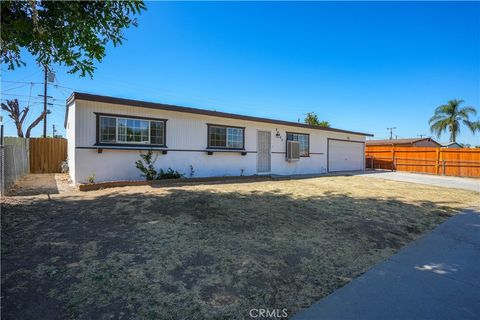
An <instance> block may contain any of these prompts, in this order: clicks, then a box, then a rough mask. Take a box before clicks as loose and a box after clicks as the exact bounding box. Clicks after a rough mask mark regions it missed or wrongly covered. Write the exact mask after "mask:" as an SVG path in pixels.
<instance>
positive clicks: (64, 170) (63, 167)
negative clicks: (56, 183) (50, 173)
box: [60, 160, 68, 173]
mask: <svg viewBox="0 0 480 320" xmlns="http://www.w3.org/2000/svg"><path fill="white" fill-rule="evenodd" d="M60 172H61V173H68V161H67V160H64V161H62V164H61V165H60Z"/></svg>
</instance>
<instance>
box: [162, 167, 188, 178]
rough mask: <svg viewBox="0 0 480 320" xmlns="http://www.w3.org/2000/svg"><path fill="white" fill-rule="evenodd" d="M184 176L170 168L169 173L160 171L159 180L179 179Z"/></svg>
mask: <svg viewBox="0 0 480 320" xmlns="http://www.w3.org/2000/svg"><path fill="white" fill-rule="evenodd" d="M182 177H183V174H181V173H180V172H178V171H177V170H173V169H172V168H168V169H167V171H163V169H160V172H159V173H158V176H157V179H158V180H160V179H179V178H182Z"/></svg>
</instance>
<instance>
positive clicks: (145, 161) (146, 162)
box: [135, 150, 157, 180]
mask: <svg viewBox="0 0 480 320" xmlns="http://www.w3.org/2000/svg"><path fill="white" fill-rule="evenodd" d="M140 158H142V160H137V161H135V166H136V167H137V169H138V170H140V171H141V172H142V174H141V175H142V177H145V178H146V179H147V180H153V179H155V178H156V177H157V170H155V167H154V166H153V165H154V163H155V161H157V157H155V158H153V152H152V150H148V152H147V153H145V154H143V153H140Z"/></svg>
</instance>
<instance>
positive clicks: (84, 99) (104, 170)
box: [65, 92, 372, 183]
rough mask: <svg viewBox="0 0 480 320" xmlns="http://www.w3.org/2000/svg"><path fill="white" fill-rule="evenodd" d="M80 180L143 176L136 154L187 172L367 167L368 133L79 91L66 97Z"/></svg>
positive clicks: (72, 158)
mask: <svg viewBox="0 0 480 320" xmlns="http://www.w3.org/2000/svg"><path fill="white" fill-rule="evenodd" d="M65 129H66V134H67V139H68V165H69V169H70V176H71V178H72V180H73V181H74V182H75V183H78V182H85V181H87V179H88V177H89V176H92V175H94V177H95V181H96V182H100V181H115V180H138V179H142V178H141V176H140V171H139V170H138V169H137V168H136V167H135V161H136V160H139V159H140V152H146V151H147V150H153V151H154V153H155V156H156V157H157V161H156V163H155V166H156V168H157V169H160V168H161V169H164V170H165V169H167V168H172V169H174V170H178V171H180V172H181V173H183V174H185V176H186V177H192V176H193V177H211V176H240V175H257V174H258V175H260V174H278V175H291V174H320V173H327V172H334V171H350V170H364V168H365V138H366V136H372V135H371V134H368V133H362V132H354V131H348V130H341V129H334V128H326V127H318V126H311V125H307V124H303V123H296V122H288V121H282V120H273V119H266V118H259V117H252V116H245V115H238V114H231V113H225V112H217V111H210V110H205V109H196V108H189V107H181V106H175V105H167V104H161V103H152V102H144V101H137V100H129V99H121V98H114V97H107V96H99V95H93V94H86V93H78V92H74V93H73V94H72V95H71V96H70V97H69V98H68V100H67V109H66V115H65Z"/></svg>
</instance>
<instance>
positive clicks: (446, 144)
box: [440, 142, 463, 148]
mask: <svg viewBox="0 0 480 320" xmlns="http://www.w3.org/2000/svg"><path fill="white" fill-rule="evenodd" d="M440 144H441V145H442V148H463V146H462V145H461V144H460V143H458V142H444V143H442V142H440Z"/></svg>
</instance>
